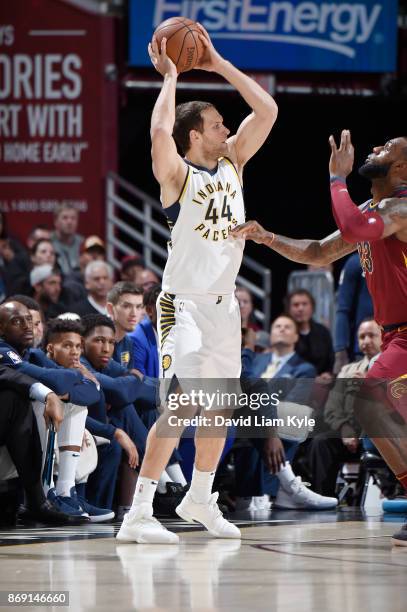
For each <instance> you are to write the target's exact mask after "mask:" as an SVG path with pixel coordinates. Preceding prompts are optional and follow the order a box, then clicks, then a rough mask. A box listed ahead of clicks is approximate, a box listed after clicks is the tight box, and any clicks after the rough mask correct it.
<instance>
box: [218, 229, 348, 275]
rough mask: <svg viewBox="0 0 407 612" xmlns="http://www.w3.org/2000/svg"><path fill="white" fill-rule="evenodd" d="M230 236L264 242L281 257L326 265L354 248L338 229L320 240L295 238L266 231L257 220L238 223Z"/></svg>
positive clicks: (302, 262) (299, 261) (298, 261)
mask: <svg viewBox="0 0 407 612" xmlns="http://www.w3.org/2000/svg"><path fill="white" fill-rule="evenodd" d="M230 236H232V237H233V238H245V239H246V240H253V241H254V242H257V243H258V244H265V245H266V246H268V247H269V248H270V249H272V250H273V251H276V252H277V253H280V255H283V257H286V258H287V259H290V260H291V261H296V262H297V263H301V264H312V265H327V264H329V263H332V262H333V261H336V260H337V259H340V258H341V257H344V255H348V254H349V253H352V251H355V250H356V244H348V243H347V242H345V241H344V239H343V238H342V236H341V233H340V232H339V231H336V232H334V233H333V234H330V235H329V236H327V237H326V238H323V239H322V240H310V239H307V238H305V239H303V240H297V239H295V238H288V237H287V236H280V235H278V234H274V233H273V232H268V231H267V230H265V229H264V227H262V226H261V225H260V224H259V223H257V221H247V223H244V224H243V225H239V226H238V227H236V228H235V229H233V230H232V232H231V233H230Z"/></svg>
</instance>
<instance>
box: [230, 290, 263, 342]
mask: <svg viewBox="0 0 407 612" xmlns="http://www.w3.org/2000/svg"><path fill="white" fill-rule="evenodd" d="M235 295H236V298H237V301H238V302H239V308H240V316H241V319H242V328H243V329H247V328H250V329H253V330H254V331H258V330H260V329H261V326H260V325H259V323H258V322H257V321H256V318H255V316H254V308H253V296H252V294H251V293H250V291H249V290H248V289H246V288H245V287H240V286H238V287H236V290H235Z"/></svg>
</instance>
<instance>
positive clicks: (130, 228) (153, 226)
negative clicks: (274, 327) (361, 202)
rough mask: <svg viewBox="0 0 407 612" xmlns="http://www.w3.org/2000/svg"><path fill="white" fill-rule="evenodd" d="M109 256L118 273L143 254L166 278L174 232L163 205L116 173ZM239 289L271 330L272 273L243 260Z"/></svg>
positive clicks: (111, 179)
mask: <svg viewBox="0 0 407 612" xmlns="http://www.w3.org/2000/svg"><path fill="white" fill-rule="evenodd" d="M106 231H107V256H108V260H109V261H110V263H111V264H112V265H113V266H114V268H116V269H117V270H119V269H120V261H121V260H122V258H123V257H124V256H125V255H133V254H134V253H140V254H141V255H142V256H143V259H144V261H145V265H146V266H147V267H148V268H151V269H152V270H154V272H156V274H158V275H159V276H160V277H161V276H162V272H163V269H164V265H165V262H166V259H167V252H168V251H167V244H168V241H169V240H170V232H169V230H168V227H167V223H166V220H165V217H164V215H163V212H162V208H161V205H160V203H159V202H158V201H157V200H155V199H154V198H152V197H151V196H149V195H148V194H147V193H145V192H144V191H142V190H141V189H139V188H138V187H135V186H134V185H132V184H131V183H129V182H128V181H126V180H124V179H122V178H121V177H119V176H118V175H117V174H114V173H113V172H111V173H109V174H108V177H107V186H106ZM237 282H238V284H239V285H242V286H243V287H246V288H247V289H248V290H249V291H250V292H251V293H252V294H253V296H254V298H255V304H256V305H257V306H258V308H256V310H255V315H256V317H257V318H258V319H259V320H260V321H261V323H262V325H263V327H264V329H267V330H268V329H269V326H270V314H271V271H270V270H269V269H268V268H266V267H265V266H262V265H261V264H259V263H258V262H257V261H255V260H254V259H252V258H251V257H248V256H247V255H245V256H244V258H243V264H242V267H241V269H240V274H239V276H238V277H237Z"/></svg>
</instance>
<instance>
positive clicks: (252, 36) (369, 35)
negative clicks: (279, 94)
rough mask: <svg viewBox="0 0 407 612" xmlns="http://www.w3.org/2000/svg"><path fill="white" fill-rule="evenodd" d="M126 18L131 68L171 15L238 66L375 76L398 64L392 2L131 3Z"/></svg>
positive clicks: (140, 60)
mask: <svg viewBox="0 0 407 612" xmlns="http://www.w3.org/2000/svg"><path fill="white" fill-rule="evenodd" d="M131 15H132V20H131V61H132V63H136V64H142V65H144V64H146V63H147V61H146V59H147V60H148V56H147V52H146V50H145V49H143V45H144V43H145V44H147V42H148V41H147V38H149V36H151V33H152V31H153V30H154V29H155V28H156V26H157V25H158V24H159V23H161V22H162V21H164V20H165V19H168V18H169V17H173V16H176V15H183V16H185V17H188V18H190V19H193V20H196V21H199V22H200V23H202V25H203V26H204V27H205V28H206V29H207V30H208V32H209V34H210V36H211V38H212V39H213V41H214V42H215V44H216V47H217V48H218V49H219V50H220V51H221V53H222V54H223V55H225V57H228V58H229V59H231V61H233V62H234V63H236V64H237V65H239V66H241V67H246V68H269V69H287V70H338V71H346V70H352V71H374V72H380V71H387V70H393V69H394V64H395V57H396V30H397V0H359V1H356V2H343V1H336V2H331V1H329V0H324V1H323V0H314V1H312V2H311V1H304V2H301V1H298V0H297V1H296V0H291V1H287V0H284V1H283V0H281V1H273V0H178V1H174V0H155V2H150V3H144V2H142V0H133V1H132V7H131ZM137 37H139V38H138V40H137ZM143 37H144V39H145V40H144V41H143V40H142V39H143ZM243 43H244V53H242V44H243Z"/></svg>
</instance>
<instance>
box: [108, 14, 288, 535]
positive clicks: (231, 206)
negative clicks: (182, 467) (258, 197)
mask: <svg viewBox="0 0 407 612" xmlns="http://www.w3.org/2000/svg"><path fill="white" fill-rule="evenodd" d="M196 27H197V28H198V30H199V38H200V40H201V42H202V45H203V48H204V52H203V55H202V57H201V59H200V60H199V62H198V64H197V66H196V67H197V68H199V69H201V70H208V71H211V72H216V73H218V74H219V75H220V76H222V77H223V78H225V79H226V80H227V81H228V82H229V83H230V84H231V85H232V86H234V87H235V88H236V89H237V91H238V92H239V93H240V94H241V96H242V97H243V99H244V100H245V101H246V103H247V104H248V106H249V107H250V108H251V109H252V112H251V113H250V114H249V115H248V116H247V117H246V118H245V119H244V121H243V122H242V123H241V125H240V127H239V128H238V130H237V132H236V134H235V135H233V136H230V135H229V129H228V128H227V127H226V126H225V125H224V124H223V118H222V116H221V115H220V113H219V112H218V111H217V109H216V108H215V107H214V106H213V105H212V104H210V103H208V102H199V101H194V102H186V103H184V104H180V105H178V106H177V107H175V92H176V83H177V77H178V75H177V70H176V67H175V65H174V63H173V62H172V61H171V60H170V59H169V58H168V56H167V54H166V40H165V38H164V39H163V40H162V42H161V47H160V48H158V44H157V41H156V39H155V38H154V37H153V40H152V43H151V45H150V46H149V55H150V58H151V61H152V63H153V65H154V67H155V68H156V70H157V71H158V72H159V73H160V74H161V75H162V76H163V77H164V82H163V86H162V89H161V92H160V94H159V96H158V99H157V101H156V104H155V106H154V109H153V114H152V118H151V140H152V160H153V172H154V176H155V177H156V179H157V181H158V182H159V184H160V187H161V202H162V205H163V208H164V212H165V213H166V215H167V218H168V221H169V224H170V227H171V241H170V244H169V255H168V261H167V265H166V267H165V271H164V277H163V286H162V290H163V291H162V293H161V295H160V296H159V298H158V300H157V314H158V321H157V328H158V333H159V345H160V363H161V372H162V375H163V376H164V383H165V384H164V385H163V387H164V389H165V390H166V383H167V382H168V381H173V383H174V385H176V386H175V389H176V391H177V393H176V395H177V397H180V396H179V392H180V390H181V391H183V392H184V393H185V391H190V392H191V391H192V389H191V390H190V389H185V385H186V382H185V379H201V381H202V379H204V378H205V381H206V380H207V379H213V380H214V381H218V382H216V385H218V384H220V385H221V384H222V381H221V379H223V380H225V379H230V378H233V379H236V380H239V376H240V352H241V329H240V312H239V306H238V303H237V300H236V298H235V296H234V290H235V281H236V276H237V273H238V271H239V267H240V264H241V261H242V256H243V247H244V240H238V241H233V240H231V239H230V238H229V236H230V233H231V231H232V230H233V228H234V227H236V226H237V225H239V224H241V223H243V222H244V205H243V192H242V176H243V168H244V165H245V164H246V162H247V161H248V160H249V159H250V158H251V157H252V156H253V155H254V154H255V153H256V152H257V151H258V149H259V148H260V147H261V146H262V144H263V143H264V141H265V140H266V138H267V136H268V134H269V132H270V130H271V128H272V126H273V124H274V122H275V120H276V118H277V105H276V103H275V101H274V100H273V98H272V97H271V96H270V95H269V94H268V93H267V92H266V91H264V90H263V89H262V88H261V87H260V86H259V85H258V83H256V82H255V81H253V80H252V79H250V78H249V77H248V76H247V75H245V74H244V73H242V72H240V71H239V70H238V69H237V68H235V67H234V66H233V65H232V64H231V63H230V62H228V61H226V60H224V59H223V58H222V57H221V56H220V55H219V54H218V53H217V52H216V50H215V49H214V47H213V45H212V43H211V40H210V38H209V35H208V33H207V32H206V30H205V29H204V28H203V27H202V26H201V25H199V24H197V25H196ZM177 145H178V147H179V150H180V151H181V153H182V155H183V157H182V156H181V155H180V154H179V153H178V150H177ZM205 384H206V382H205ZM191 396H192V394H191ZM171 401H172V400H171ZM200 407H201V405H200V406H198V407H197V408H198V409H199V408H200ZM170 408H171V407H170V402H168V405H167V406H165V405H164V414H163V416H162V417H161V420H163V418H164V420H165V422H166V423H168V424H169V423H170V421H169V419H168V417H169V414H171V416H173V413H172V412H171V413H170V412H169V411H170ZM217 408H221V407H220V406H216V407H215V409H217ZM190 412H191V411H190ZM212 414H214V413H212ZM178 415H179V412H178ZM174 416H177V415H174ZM181 420H182V419H181ZM209 421H211V419H209ZM204 422H206V421H204ZM170 429H171V430H172V431H170V433H169V434H168V435H167V437H166V436H161V437H160V438H159V439H158V438H157V428H156V425H154V426H153V428H152V429H151V431H150V434H149V437H148V442H147V451H146V454H145V456H144V461H143V464H142V466H141V470H140V476H139V478H138V481H137V487H136V492H135V494H134V499H133V505H132V509H131V511H130V512H129V514H127V515H126V516H125V519H124V521H123V524H122V526H121V528H120V531H119V533H118V536H117V537H118V539H119V540H122V541H136V542H142V543H144V542H146V543H167V544H174V543H177V542H178V539H179V538H178V536H177V535H176V534H175V533H171V532H169V531H168V530H167V529H165V528H164V527H163V526H162V525H161V524H160V523H159V522H158V521H157V520H156V519H155V518H153V516H152V500H153V496H154V494H155V490H156V487H157V479H158V478H159V476H160V474H161V473H162V471H163V469H164V467H165V465H166V464H167V461H168V458H169V456H170V454H171V452H172V450H173V448H174V446H175V444H176V442H177V440H178V438H179V436H180V434H181V433H182V430H183V426H182V423H181V424H179V425H176V426H175V427H174V426H172V427H170ZM202 429H203V428H202V427H198V428H197V435H196V436H195V448H196V453H195V464H194V470H193V475H192V481H191V486H190V489H189V491H188V492H187V494H186V495H185V497H184V499H183V500H182V502H181V503H180V504H179V506H177V508H176V512H177V514H178V515H179V516H180V517H181V518H182V519H184V520H186V521H189V522H194V521H196V522H199V523H201V524H202V525H204V527H206V529H207V530H208V531H209V532H210V533H211V535H213V536H215V537H220V538H240V531H239V529H238V528H237V527H236V526H235V525H233V524H232V523H230V522H229V521H227V520H226V519H224V518H223V516H222V513H221V512H220V510H219V507H218V505H217V503H216V501H217V496H218V494H217V493H212V485H213V480H214V477H215V470H216V467H217V465H218V462H219V459H220V456H221V454H222V450H223V447H224V443H225V437H226V428H220V427H214V426H213V425H212V424H211V423H210V424H209V425H208V426H207V428H206V429H205V435H201V434H203V433H204V432H203V431H202ZM167 431H168V429H167Z"/></svg>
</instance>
